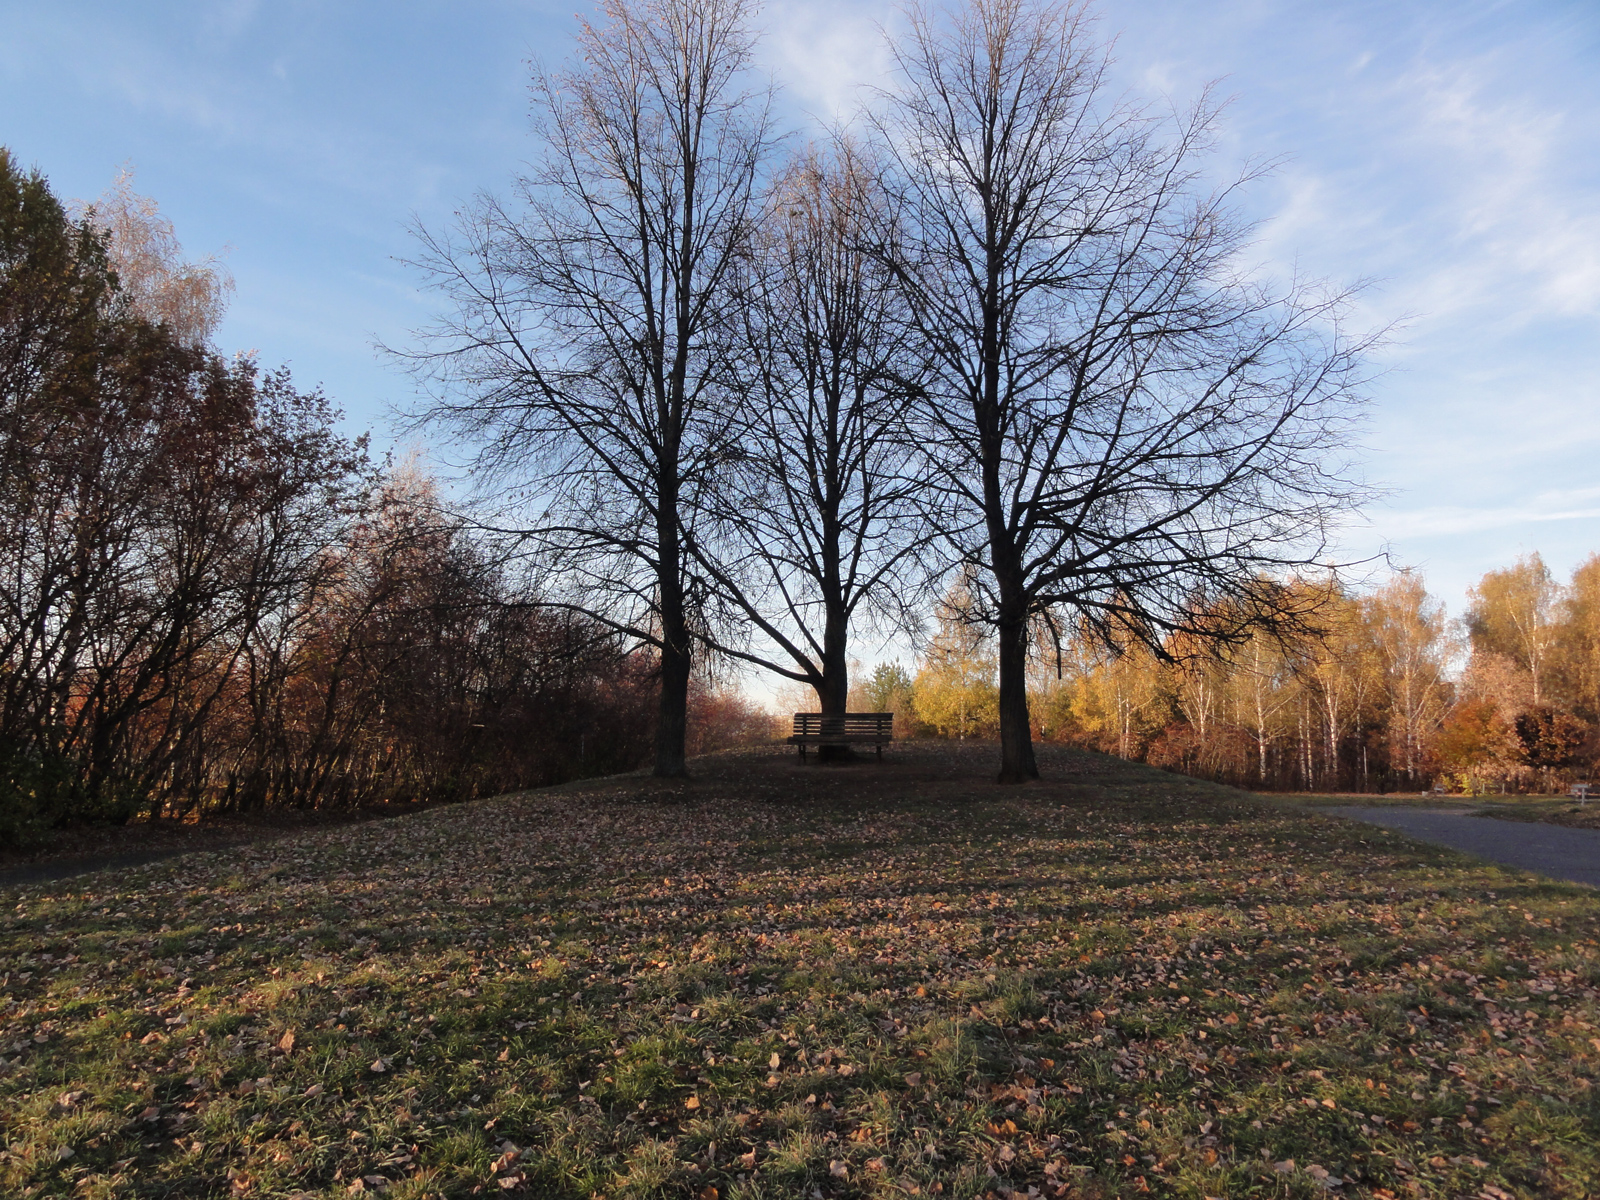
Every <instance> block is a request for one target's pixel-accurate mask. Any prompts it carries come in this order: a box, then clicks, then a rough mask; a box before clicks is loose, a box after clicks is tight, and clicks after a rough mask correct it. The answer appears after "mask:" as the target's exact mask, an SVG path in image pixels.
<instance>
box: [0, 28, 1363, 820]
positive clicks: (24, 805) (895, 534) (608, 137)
mask: <svg viewBox="0 0 1600 1200" xmlns="http://www.w3.org/2000/svg"><path fill="white" fill-rule="evenodd" d="M889 37H890V40H889V45H888V50H889V57H890V61H891V64H892V67H893V71H892V79H891V80H890V82H889V83H888V85H887V86H886V87H885V88H883V89H881V90H879V91H877V92H874V93H871V94H870V95H868V96H867V99H866V102H865V103H864V104H863V105H862V106H861V109H860V111H859V112H857V113H856V114H854V116H853V117H852V119H851V120H850V122H849V124H848V126H847V127H844V128H839V129H833V130H827V131H815V130H813V131H812V136H804V135H803V132H802V131H799V130H794V129H787V128H785V127H784V126H783V124H782V121H781V119H780V116H779V114H780V113H781V112H782V111H784V109H783V103H782V97H781V95H780V93H779V92H778V90H777V85H776V84H775V83H774V81H772V80H771V79H770V78H769V77H768V76H766V75H764V74H763V73H762V72H761V71H759V70H757V69H756V65H755V64H756V52H757V47H758V30H757V22H756V13H755V8H754V6H753V4H752V3H751V2H750V0H606V2H605V3H603V4H602V6H601V8H600V11H599V13H598V14H597V16H596V17H595V19H593V20H592V21H580V23H579V28H578V33H577V48H576V49H577V52H576V54H575V55H574V56H573V57H572V58H571V59H570V60H568V61H567V62H566V63H564V64H560V65H558V66H556V67H555V68H553V69H552V70H549V71H543V70H539V71H536V72H535V75H534V78H533V81H532V83H533V88H532V91H533V98H534V103H533V111H534V128H533V136H534V145H533V152H532V154H531V156H530V159H529V164H528V166H527V168H526V169H525V170H524V171H523V172H522V173H521V174H519V175H518V176H516V177H515V178H514V179H513V180H512V183H511V187H510V189H509V191H507V192H506V193H505V194H496V193H493V192H484V193H481V194H479V195H478V196H477V197H476V198H474V199H473V200H471V201H469V202H466V203H464V204H463V205H462V207H461V209H460V211H459V212H458V213H457V215H456V218H455V219H454V221H453V222H451V223H448V224H446V225H444V226H440V227H434V228H427V227H421V228H418V229H417V230H416V231H415V232H416V236H417V246H418V250H417V254H416V256H415V261H414V263H413V264H412V265H413V267H414V268H415V270H416V271H417V272H418V273H419V276H420V278H421V280H422V281H423V283H424V284H425V285H426V286H428V287H429V288H430V289H431V290H432V292H433V294H434V296H435V297H436V300H437V319H436V320H435V321H434V322H433V323H432V324H431V325H430V326H429V327H427V328H425V329H422V330H418V331H416V332H415V334H414V335H413V336H412V337H411V338H410V339H409V340H408V341H406V342H405V343H404V344H402V345H398V346H394V347H389V348H388V349H389V350H390V352H391V353H392V354H393V356H394V358H395V359H396V361H397V362H398V363H399V364H401V365H403V366H404V367H407V368H409V370H410V371H411V372H412V374H413V377H414V379H415V381H416V384H417V386H418V393H419V395H420V397H421V399H420V400H419V402H418V403H417V404H416V405H415V407H414V408H413V410H412V412H411V414H410V416H411V421H412V425H411V432H412V433H414V434H415V435H416V436H419V437H423V438H426V439H428V441H429V443H430V444H431V445H433V446H434V447H435V448H436V449H437V450H439V451H440V452H443V453H447V454H450V455H452V456H454V457H455V458H456V459H457V461H459V462H461V463H462V464H463V466H464V468H465V476H466V478H467V479H469V480H470V482H471V484H472V486H473V487H474V489H475V493H474V494H473V495H472V496H470V497H466V498H465V502H463V503H460V504H455V505H446V504H445V503H443V502H442V500H441V498H440V496H441V493H440V490H439V489H438V488H437V487H435V486H434V485H433V484H432V483H431V482H430V481H429V480H428V479H427V478H425V477H423V476H421V475H420V474H419V473H418V472H417V471H415V470H414V469H410V470H408V469H406V468H404V467H401V468H396V467H394V466H392V465H391V464H387V463H377V462H374V461H373V460H372V459H371V457H370V455H369V453H368V450H367V448H366V446H365V444H364V443H363V442H361V441H359V440H351V439H349V438H347V437H345V436H343V435H342V434H341V433H340V432H339V426H338V424H337V421H336V416H335V413H334V411H333V410H332V408H331V407H330V405H329V404H328V403H327V402H326V401H325V400H324V399H323V398H322V397H321V396H320V395H319V394H318V393H317V392H315V391H311V392H306V391H302V390H300V389H299V388H297V386H296V385H295V384H294V382H293V381H292V380H291V379H290V378H289V377H288V376H287V375H286V374H283V373H281V372H280V373H272V372H263V371H261V370H260V369H259V368H258V367H257V366H256V364H255V363H254V362H253V361H251V360H248V359H238V358H232V359H230V358H227V357H225V356H223V355H222V354H220V353H219V352H217V351H216V349H215V348H214V347H213V346H212V345H211V342H210V334H211V332H212V330H213V329H214V328H215V324H216V320H217V317H218V315H219V314H220V311H221V307H220V305H221V302H222V300H223V298H224V294H225V291H226V285H225V280H224V277H223V276H222V274H221V273H220V272H219V270H218V269H217V268H216V266H215V264H209V263H205V262H201V263H186V262H184V261H183V260H182V257H181V255H180V254H179V252H178V249H177V246H176V241H175V239H174V238H173V236H172V233H171V229H170V226H168V225H166V224H165V223H163V222H162V221H161V220H160V218H159V214H158V213H156V212H155V211H154V210H153V209H152V208H151V207H149V206H148V205H147V204H145V203H144V202H142V201H139V200H138V198H137V197H135V196H133V194H132V193H131V191H128V190H127V189H124V190H123V191H122V192H119V193H116V194H114V195H112V196H111V197H108V198H107V199H105V200H103V201H102V202H100V203H99V204H98V205H91V206H87V207H86V208H84V209H82V210H81V211H73V212H69V211H68V210H67V209H65V208H63V206H62V205H61V203H60V202H59V201H58V200H57V199H56V198H55V197H54V196H52V195H51V194H50V192H49V189H48V186H47V185H46V183H45V181H44V180H43V179H42V178H41V177H39V176H38V175H37V174H29V173H26V172H23V171H21V170H20V169H19V168H18V167H17V166H16V165H15V164H14V163H12V162H11V160H10V158H9V157H8V158H6V159H5V160H4V171H5V175H4V181H3V183H4V187H3V189H0V191H3V193H4V195H3V197H0V204H3V205H4V214H3V219H4V222H5V226H4V230H3V236H4V238H5V244H4V248H3V249H4V255H5V258H4V262H3V263H0V271H3V275H0V289H3V292H0V306H3V308H0V326H3V329H0V338H4V345H3V347H0V354H3V358H0V372H4V374H3V377H0V404H3V416H4V420H5V421H6V423H7V424H6V429H5V433H4V437H5V443H4V459H3V470H4V471H5V473H6V474H5V477H4V479H3V480H0V495H3V503H4V505H5V508H4V512H3V515H0V520H3V525H0V538H3V539H5V540H4V545H0V570H4V571H5V572H6V580H5V583H4V585H3V587H0V593H3V596H4V604H5V606H6V609H5V612H4V614H3V621H0V636H4V638H5V639H6V641H5V648H4V653H3V654H0V665H3V670H4V676H3V680H0V683H3V688H0V737H3V739H4V746H3V761H4V763H5V764H7V765H6V768H5V769H6V771H7V772H8V774H7V778H8V780H9V782H8V783H7V784H6V787H7V789H8V791H7V795H8V797H9V798H10V799H9V800H8V801H7V803H8V804H9V805H10V807H11V809H12V810H14V811H16V812H19V813H28V812H34V811H35V810H37V811H38V812H46V811H76V812H103V813H107V814H111V815H117V814H127V813H129V812H134V811H139V810H143V811H149V812H175V813H181V812H184V811H192V810H195V809H197V808H198V809H205V808H251V807H261V806H273V805H290V806H294V805H321V804H329V803H355V802H360V801H362V800H366V799H376V798H388V797H393V798H415V797H436V798H447V797H452V796H464V795H472V794H477V793H480V792H482V791H485V790H494V789H502V788H507V787H514V786H519V785H522V784H528V783H534V782H544V781H549V780H551V779H555V778H561V777H565V776H568V775H570V774H573V773H581V772H590V771H594V770H602V769H611V768H616V767H621V766H632V765H634V764H635V763H636V762H637V761H638V758H639V755H640V753H641V752H647V753H648V755H649V757H650V758H651V760H652V761H653V770H654V772H655V773H656V774H657V775H661V776H668V777H670V776H680V775H683V774H685V773H686V772H687V769H688V768H687V759H688V756H689V755H690V754H691V753H693V752H694V751H695V750H697V749H703V748H705V747H706V745H707V744H708V739H707V735H706V730H707V728H708V722H711V723H713V724H715V725H716V726H717V728H719V729H743V730H746V731H748V729H749V728H751V727H752V726H753V724H755V723H756V722H754V714H752V713H751V712H750V711H749V709H748V706H742V705H741V704H740V703H739V702H737V701H736V700H734V699H732V698H731V697H730V696H727V695H722V696H720V697H718V696H714V695H712V694H711V693H710V691H709V690H708V686H707V684H706V681H707V680H708V679H711V678H715V677H718V675H719V673H720V674H722V675H725V674H726V672H727V670H728V669H729V668H730V667H740V668H748V669H753V670H761V671H768V672H772V673H775V674H776V675H777V676H778V677H780V678H782V679H785V680H787V681H790V682H791V683H794V684H798V685H800V686H802V687H804V688H806V689H809V691H810V693H811V694H812V696H814V698H815V706H816V707H817V708H820V710H821V711H822V712H824V713H830V712H840V711H843V710H844V709H845V708H846V707H847V705H849V703H850V696H851V689H852V685H853V684H855V685H856V686H857V688H858V690H859V685H860V684H861V682H862V681H860V680H854V681H853V680H852V679H851V678H850V662H851V652H852V648H853V647H854V646H855V645H856V644H858V642H859V641H860V639H861V637H862V635H863V634H864V633H867V634H871V635H873V636H883V635H888V634H895V633H902V634H908V635H910V636H912V637H915V638H919V639H920V638H922V637H924V636H927V635H928V634H929V633H930V628H931V627H930V622H932V623H933V624H937V625H940V626H941V628H942V624H943V623H944V622H945V618H947V617H948V616H949V611H948V610H950V605H948V604H946V603H945V600H946V599H948V598H949V597H950V596H951V595H953V593H952V590H951V589H952V586H955V587H956V588H957V589H958V590H959V593H960V603H959V605H957V607H958V608H959V612H960V618H959V624H960V625H961V627H962V636H963V637H977V638H980V639H985V640H986V641H987V643H988V644H990V645H992V647H993V654H994V663H995V671H994V682H995V711H996V714H997V715H996V721H995V732H996V734H997V736H998V741H999V748H1000V762H999V778H1000V779H1001V780H1002V781H1004V782H1015V781H1020V780H1025V779H1029V778H1033V777H1035V776H1037V774H1038V768H1037V764H1036V762H1035V759H1034V755H1033V738H1034V736H1035V733H1036V730H1039V729H1043V728H1045V714H1047V713H1051V712H1054V708H1053V707H1052V705H1053V701H1051V700H1049V699H1047V698H1044V693H1041V692H1040V690H1039V688H1038V687H1037V686H1036V683H1037V681H1036V680H1035V679H1034V676H1036V675H1037V669H1038V664H1039V662H1041V661H1042V657H1041V647H1049V648H1050V649H1051V651H1052V653H1055V657H1057V658H1059V657H1061V655H1060V654H1059V653H1056V652H1057V651H1059V650H1060V648H1061V647H1064V646H1065V647H1070V648H1073V649H1072V653H1074V654H1077V655H1078V656H1079V657H1081V658H1082V659H1083V660H1084V661H1089V660H1091V659H1093V658H1095V657H1096V656H1110V657H1109V658H1108V659H1107V661H1108V662H1109V661H1115V662H1117V663H1127V662H1132V661H1136V660H1137V659H1138V657H1139V656H1140V655H1141V654H1148V655H1151V656H1154V657H1155V658H1157V659H1159V658H1162V657H1163V656H1167V657H1171V656H1172V655H1171V652H1172V650H1173V648H1174V647H1178V646H1183V647H1191V646H1192V647H1197V648H1204V649H1205V650H1207V651H1210V652H1215V653H1217V654H1220V655H1222V656H1223V657H1224V658H1225V659H1229V660H1230V661H1231V658H1230V656H1234V655H1237V654H1243V653H1247V652H1253V650H1252V648H1256V647H1259V646H1262V645H1265V644H1267V641H1263V640H1262V639H1267V640H1268V641H1270V642H1271V643H1272V644H1274V645H1289V644H1294V643H1295V639H1296V638H1301V639H1303V638H1305V637H1308V636H1311V635H1312V634H1313V633H1315V632H1316V631H1317V630H1318V629H1319V628H1320V624H1319V623H1320V621H1321V615H1320V614H1321V612H1322V610H1323V608H1324V607H1325V606H1324V605H1323V603H1322V601H1323V597H1321V596H1319V595H1317V594H1315V589H1307V588H1304V587H1299V586H1290V585H1289V584H1288V583H1287V582H1286V581H1290V580H1293V579H1295V578H1298V577H1300V576H1302V575H1305V574H1306V573H1308V572H1310V571H1313V570H1315V571H1319V572H1320V571H1324V570H1326V569H1328V566H1329V564H1330V562H1334V561H1336V558H1337V555H1336V553H1335V550H1334V540H1335V537H1336V535H1337V531H1338V528H1339V526H1340V524H1341V522H1342V521H1343V520H1344V519H1345V518H1346V517H1348V516H1349V515H1350V514H1351V513H1352V512H1353V511H1354V510H1356V509H1357V508H1358V507H1359V506H1360V504H1361V503H1362V501H1363V499H1364V497H1365V495H1366V489H1365V487H1364V485H1363V484H1362V483H1361V481H1360V478H1359V473H1358V471H1357V468H1356V465H1355V464H1354V463H1353V462H1352V461H1350V459H1349V458H1348V454H1349V449H1348V448H1349V446H1350V445H1351V444H1352V435H1353V433H1354V431H1355V430H1356V429H1357V428H1358V426H1359V418H1360V411H1361V406H1362V404H1363V402H1364V399H1365V384H1366V380H1367V374H1368V371H1367V366H1366V362H1367V358H1368V356H1369V352H1370V351H1371V349H1372V347H1373V345H1374V344H1375V342H1376V340H1377V336H1378V335H1376V334H1374V333H1372V332H1369V331H1352V330H1350V329H1349V328H1348V327H1347V323H1346V316H1345V314H1346V312H1347V310H1348V308H1349V300H1350V296H1349V294H1348V293H1347V292H1345V291H1343V290H1341V289H1339V288H1337V287H1333V286H1329V285H1326V284H1322V283H1319V282H1317V281H1312V280H1307V279H1303V278H1300V277H1298V276H1294V275H1288V276H1284V275H1280V274H1274V273H1273V272H1271V271H1268V270H1265V269H1262V268H1259V267H1257V266H1254V265H1252V261H1251V257H1250V255H1249V254H1248V253H1247V249H1248V247H1249V245H1250V242H1251V238H1252V236H1253V230H1252V225H1251V222H1250V221H1249V220H1248V219H1246V218H1245V216H1244V215H1243V213H1242V205H1243V200H1242V197H1243V196H1244V194H1245V192H1246V191H1247V189H1248V188H1249V187H1250V185H1251V184H1252V183H1253V182H1254V181H1255V180H1256V179H1257V178H1258V177H1259V175H1260V174H1261V171H1260V169H1259V168H1257V167H1256V166H1253V165H1248V164H1247V165H1245V166H1244V167H1242V168H1237V167H1235V168H1229V167H1226V166H1222V165H1219V164H1218V159H1217V155H1216V154H1215V152H1214V151H1215V148H1216V146H1217V144H1218V142H1219V136H1220V126H1219V116H1220V106H1219V105H1218V103H1217V102H1216V101H1215V100H1214V98H1213V97H1211V96H1210V95H1209V94H1202V95H1201V96H1200V97H1199V98H1198V99H1197V100H1196V101H1195V102H1194V103H1193V104H1191V105H1189V106H1188V107H1183V106H1177V105H1174V104H1172V103H1170V102H1168V101H1166V100H1156V101H1148V102H1147V101H1144V100H1141V99H1139V98H1138V97H1136V96H1132V95H1130V94H1127V93H1125V92H1122V91H1120V90H1119V89H1117V88H1115V87H1113V86H1112V85H1111V83H1110V74H1109V73H1110V60H1109V58H1108V54H1107V50H1106V44H1105V42H1104V41H1103V40H1102V39H1101V38H1100V37H1099V35H1098V33H1097V30H1096V26H1095V23H1094V19H1093V14H1092V13H1091V12H1090V10H1089V8H1088V7H1087V5H1086V4H1084V3H1074V2H1067V3H1053V2H1051V0H968V2H967V3H965V4H959V3H958V4H955V5H952V6H947V7H934V6H928V7H919V6H913V7H911V8H909V9H908V10H907V11H906V12H905V14H904V19H903V20H902V21H901V22H900V23H899V25H898V27H897V29H896V30H895V31H894V32H893V33H892V34H891V35H889ZM934 636H935V641H936V642H937V640H938V636H939V634H938V633H937V632H935V634H934ZM880 690H881V689H880ZM930 695H931V693H930V692H929V691H928V689H923V699H922V701H920V702H919V704H926V703H927V702H928V697H929V696H930ZM1035 710H1037V711H1035ZM908 711H909V710H908ZM966 719H967V718H966V717H965V716H962V717H961V718H960V720H962V721H965V720H966ZM1127 720H1128V721H1131V720H1132V717H1131V716H1130V717H1129V718H1128V719H1127ZM1124 723H1125V724H1126V723H1127V721H1125V722H1124ZM1130 727H1131V726H1130ZM1050 728H1054V726H1053V725H1050ZM1207 728H1209V726H1207ZM641 739H643V741H641ZM711 740H715V739H714V738H713V739H711ZM646 747H647V749H646ZM1208 752H1209V751H1208ZM1277 761H1278V760H1277V759H1276V758H1275V759H1274V760H1273V762H1274V763H1276V762H1277ZM1273 769H1275V770H1276V769H1278V768H1277V767H1274V768H1273ZM1264 770H1265V768H1264ZM30 806H31V807H30ZM30 819H31V818H30Z"/></svg>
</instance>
